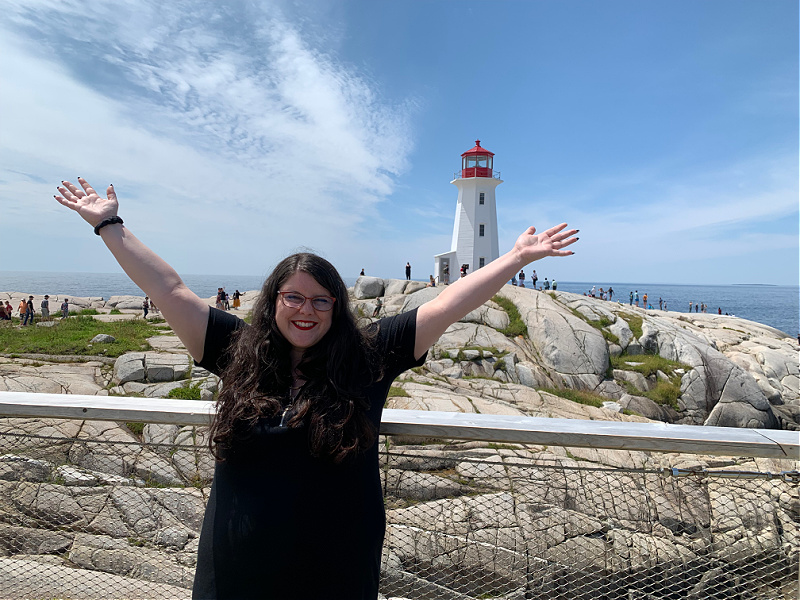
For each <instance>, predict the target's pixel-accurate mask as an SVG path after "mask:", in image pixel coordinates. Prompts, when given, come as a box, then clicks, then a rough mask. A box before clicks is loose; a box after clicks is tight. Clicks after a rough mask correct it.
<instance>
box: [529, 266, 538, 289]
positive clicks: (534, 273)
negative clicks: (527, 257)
mask: <svg viewBox="0 0 800 600" xmlns="http://www.w3.org/2000/svg"><path fill="white" fill-rule="evenodd" d="M537 281H539V276H538V275H537V274H536V269H534V270H533V275H531V283H532V284H533V289H536V282H537Z"/></svg>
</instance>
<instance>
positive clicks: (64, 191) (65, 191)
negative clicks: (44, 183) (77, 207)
mask: <svg viewBox="0 0 800 600" xmlns="http://www.w3.org/2000/svg"><path fill="white" fill-rule="evenodd" d="M62 183H64V185H63V186H58V188H56V189H58V191H59V192H61V195H62V196H63V197H64V200H65V201H66V202H77V201H78V198H77V197H76V196H75V194H73V193H72V192H71V191H70V189H69V188H68V187H66V186H67V185H68V184H67V182H66V181H64V182H62ZM56 199H57V198H56Z"/></svg>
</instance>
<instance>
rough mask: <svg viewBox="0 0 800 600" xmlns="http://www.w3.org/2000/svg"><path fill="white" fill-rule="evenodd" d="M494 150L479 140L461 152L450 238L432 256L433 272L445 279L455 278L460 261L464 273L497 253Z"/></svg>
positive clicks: (496, 256)
mask: <svg viewBox="0 0 800 600" xmlns="http://www.w3.org/2000/svg"><path fill="white" fill-rule="evenodd" d="M493 162H494V154H493V153H492V152H489V151H488V150H487V149H486V148H481V141H480V140H476V141H475V147H474V148H472V149H471V150H467V151H466V152H464V153H463V154H462V155H461V171H460V172H456V173H455V175H454V177H453V181H451V182H450V183H452V184H453V185H455V186H456V187H457V188H458V202H457V204H456V219H455V223H454V224H453V241H452V243H451V244H450V251H449V252H442V253H441V254H437V255H436V256H435V257H434V266H433V269H434V276H435V277H436V279H437V281H438V282H445V281H446V280H447V279H448V277H447V276H446V275H445V266H447V268H448V270H449V280H450V281H455V280H456V279H457V278H458V277H459V272H460V270H461V267H462V266H463V265H468V267H467V268H468V273H472V272H473V271H474V270H475V269H480V268H481V267H483V266H484V265H487V264H489V263H490V262H491V261H493V260H494V259H496V258H498V257H499V256H500V249H499V244H498V239H497V205H496V204H495V198H494V190H495V188H496V187H497V186H498V185H500V184H501V183H503V181H502V180H501V179H500V172H499V171H494V170H493V166H494V165H493Z"/></svg>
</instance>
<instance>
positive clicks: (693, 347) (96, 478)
mask: <svg viewBox="0 0 800 600" xmlns="http://www.w3.org/2000/svg"><path fill="white" fill-rule="evenodd" d="M442 289H443V288H427V287H423V284H419V283H418V282H406V281H402V280H382V279H377V278H371V277H362V278H360V279H359V280H358V282H357V283H356V285H355V287H354V288H353V289H352V290H351V301H352V307H353V310H354V311H355V313H356V314H357V315H358V316H359V318H360V319H363V320H364V321H369V320H371V315H372V314H373V311H374V310H375V308H376V299H377V298H378V297H380V298H381V300H382V308H381V313H380V316H385V315H392V314H397V313H399V312H403V311H408V310H411V309H413V308H415V307H417V306H419V305H421V304H422V303H424V302H426V301H428V300H430V299H431V298H433V297H434V296H435V295H436V294H438V293H441V291H442ZM22 295H23V294H21V293H14V296H15V297H21V296H22ZM256 295H257V292H248V293H247V294H246V295H245V298H247V301H246V302H245V303H243V304H244V305H243V306H242V309H241V314H242V315H244V314H245V313H246V311H247V310H248V309H249V308H250V307H251V306H252V303H253V302H254V301H255V299H256ZM54 298H56V299H58V298H59V297H58V296H57V295H51V306H52V305H53V304H54ZM0 299H2V300H4V296H3V294H0ZM73 300H75V302H74V305H75V306H76V307H86V308H96V309H97V310H98V311H100V312H102V313H104V314H101V315H97V316H96V317H95V318H100V319H104V318H111V317H114V318H139V317H138V315H139V314H140V313H141V310H140V304H141V297H139V298H137V297H114V298H113V299H109V300H108V301H102V303H101V301H100V300H99V299H76V298H73V297H70V301H71V302H72V301H73ZM496 300H497V301H491V302H488V303H486V304H485V305H484V306H482V307H481V308H479V309H478V310H475V311H473V312H472V313H470V314H469V315H467V317H465V318H464V319H463V320H462V321H461V322H459V323H456V324H454V325H453V326H451V327H450V328H449V329H448V330H447V332H446V333H445V334H444V335H443V336H442V338H440V339H439V340H438V341H437V343H436V344H435V345H434V347H433V348H432V349H431V351H430V352H429V355H428V359H427V361H426V363H425V364H424V366H423V367H421V368H418V369H414V370H413V371H409V372H407V373H405V374H404V375H403V376H402V377H401V378H400V379H399V380H398V381H397V382H396V383H395V385H394V388H395V390H394V391H395V393H393V394H392V395H391V396H390V398H389V399H388V401H387V404H386V406H387V407H388V408H400V409H402V408H407V409H418V410H441V411H457V412H477V413H484V414H509V415H527V416H537V417H565V418H575V419H593V420H614V421H621V422H625V421H636V422H647V421H662V422H672V423H684V424H695V425H703V424H707V425H710V424H713V425H724V426H734V427H759V428H765V427H766V428H784V429H793V430H797V429H800V389H799V388H800V367H799V366H798V357H797V342H796V340H794V339H793V338H790V337H788V336H786V335H785V334H783V333H782V332H779V331H777V330H775V329H773V328H771V327H767V326H765V325H761V324H759V323H753V322H750V321H745V320H742V319H738V318H735V317H725V316H719V315H708V314H695V315H688V314H683V313H671V312H661V311H650V310H648V311H645V310H643V309H637V308H634V307H630V306H626V305H621V304H618V303H616V302H606V301H602V300H599V299H593V298H588V297H585V296H580V295H576V294H570V293H566V292H536V291H533V290H530V289H520V288H515V287H512V286H505V287H504V288H503V289H502V290H501V292H500V294H499V298H497V299H496ZM57 301H59V302H60V300H57ZM137 302H138V304H137ZM208 302H209V304H210V305H213V303H214V299H213V298H210V299H209V300H208ZM509 302H510V304H511V305H513V307H514V308H515V309H516V313H518V315H517V314H515V313H514V312H513V311H512V310H510V309H509V304H508V303H509ZM112 303H113V304H112ZM37 306H38V304H37ZM111 308H118V309H119V310H121V311H122V312H123V315H109V314H107V313H108V312H110V310H111ZM53 312H55V311H53ZM514 327H516V328H517V329H514ZM520 327H522V329H519V328H520ZM510 331H515V332H521V333H518V334H514V333H511V334H509V332H510ZM148 341H149V342H150V344H151V346H152V347H153V349H152V350H148V351H146V352H132V353H128V354H125V355H123V356H121V357H119V358H117V359H115V360H113V364H110V363H111V361H110V360H109V359H107V360H105V361H99V360H95V359H94V358H92V357H87V358H86V359H85V361H84V362H75V363H65V362H61V361H60V360H49V359H47V358H46V357H43V356H37V357H22V356H20V357H0V391H25V392H53V393H73V394H74V393H80V394H97V395H108V394H116V395H125V396H147V397H164V396H166V395H167V394H169V392H170V390H172V389H175V388H177V387H187V386H190V387H193V388H195V389H197V390H199V393H200V395H201V397H202V398H204V399H212V398H213V397H214V395H215V393H216V391H217V387H218V384H219V382H218V380H217V378H216V377H214V376H213V375H210V374H209V373H208V372H206V371H204V370H202V369H199V368H197V367H194V366H193V364H192V362H191V360H190V358H189V356H188V354H187V353H186V350H185V349H184V348H183V346H182V345H181V344H180V341H179V340H178V339H177V337H175V336H174V335H171V334H170V332H168V331H167V332H166V335H161V336H156V337H153V338H150V339H149V340H148ZM58 358H61V357H58ZM654 360H657V361H659V362H657V363H653V362H652V361H654ZM648 369H649V371H650V372H648ZM664 390H666V391H667V392H671V393H673V394H674V398H673V397H672V396H669V394H666V395H663V397H662V396H659V393H662V392H664ZM573 393H575V394H577V393H581V394H584V396H578V397H577V398H578V399H579V401H575V400H573V399H571V398H575V396H570V394H573ZM130 426H131V424H127V425H126V424H123V423H112V422H97V421H94V422H92V421H67V420H55V419H0V444H1V446H0V454H1V455H2V456H0V540H3V541H2V542H0V557H1V558H0V580H1V581H0V588H2V589H5V590H19V591H18V592H17V591H15V592H13V593H12V592H11V591H9V593H12V595H13V594H16V595H17V596H24V595H25V594H28V595H30V594H33V595H35V596H36V594H38V596H36V597H39V596H42V597H44V596H46V595H48V594H50V595H52V593H53V592H52V590H60V591H59V594H61V595H66V596H68V597H75V598H77V597H92V596H91V595H86V592H85V590H87V589H95V590H102V589H104V588H103V586H108V588H105V589H109V590H116V589H119V590H125V591H124V592H122V591H120V593H123V594H130V597H141V596H137V594H139V593H141V594H145V595H148V594H149V595H150V596H151V597H182V596H187V595H188V594H187V592H186V590H187V588H188V587H189V586H190V584H191V577H192V572H193V568H194V564H195V563H194V561H195V552H196V548H197V540H198V537H199V530H200V522H201V517H202V512H203V509H204V504H205V500H206V498H207V497H208V493H209V490H210V488H209V486H210V482H211V478H212V476H213V467H214V465H213V461H212V460H211V458H210V455H209V454H208V452H207V450H206V449H205V447H204V443H205V442H204V440H205V429H204V428H195V427H178V426H171V425H158V424H147V425H143V426H142V427H141V429H140V430H132V429H131V428H130ZM420 442H421V440H420V439H418V438H408V439H401V438H399V437H393V438H390V439H386V440H382V447H383V446H385V447H386V448H387V449H390V452H389V453H387V454H385V455H384V456H383V457H382V471H381V473H382V474H381V477H382V479H383V485H384V489H385V497H386V505H387V518H388V523H389V524H388V529H387V538H386V544H385V547H384V557H383V567H382V571H383V577H384V587H383V590H384V593H386V594H387V595H391V596H394V597H402V596H403V595H404V591H403V590H407V589H415V590H423V589H424V590H428V591H427V592H426V593H427V594H428V595H427V596H425V597H437V598H472V597H476V596H480V597H488V596H486V594H487V593H488V591H487V590H490V589H491V590H497V589H501V590H505V591H504V592H503V595H502V597H503V598H507V599H511V598H514V599H516V598H523V597H527V596H526V595H525V594H526V593H530V590H534V593H536V594H539V595H538V596H536V597H550V596H547V595H546V593H547V591H546V589H545V588H546V587H547V586H548V585H549V586H553V585H556V584H555V583H553V581H561V582H562V583H563V585H564V586H565V587H564V590H563V593H564V594H567V595H566V596H564V597H568V596H569V594H570V592H569V590H570V589H574V582H575V581H578V579H576V578H577V577H583V578H588V580H587V582H594V584H595V587H596V589H597V590H600V589H602V590H606V589H607V590H608V592H607V594H608V596H606V595H603V594H606V592H603V594H600V595H599V596H597V597H598V598H600V597H602V598H606V597H609V598H611V597H617V596H614V595H613V594H612V591H613V593H614V594H616V593H617V592H619V589H618V588H620V586H622V585H628V583H627V582H628V581H639V582H641V581H655V580H656V579H659V578H666V579H669V580H670V582H669V585H670V586H683V587H680V589H681V590H684V592H685V594H684V592H681V593H682V594H684V595H681V596H680V597H697V598H699V597H714V598H716V597H738V596H734V595H727V596H726V595H725V594H726V593H727V592H719V594H722V595H719V596H718V595H714V594H717V592H715V591H714V590H712V589H710V587H709V586H713V585H717V582H719V581H725V582H728V581H730V582H735V581H738V580H739V579H737V578H741V577H742V575H741V572H743V571H742V569H745V570H746V569H747V568H750V566H752V565H753V564H759V565H760V564H762V563H764V564H769V565H777V566H775V568H776V569H778V568H779V569H781V571H780V573H783V572H784V571H786V570H787V569H788V571H787V572H788V573H789V579H788V580H786V581H789V583H788V584H785V583H780V585H781V586H783V585H789V586H791V585H792V584H791V581H792V578H791V573H792V569H794V572H795V573H796V568H797V558H798V547H799V546H800V498H799V497H798V493H797V486H796V485H795V486H793V487H792V486H785V485H784V486H783V487H781V482H780V481H776V482H774V483H773V482H766V483H764V484H763V485H762V487H760V488H745V487H741V486H740V484H739V483H738V482H735V485H734V484H731V483H727V482H726V481H722V480H720V481H708V480H706V481H702V480H699V479H698V480H694V479H691V480H690V479H687V480H685V481H684V482H683V483H681V484H680V486H679V485H678V482H677V481H675V482H672V481H669V480H663V478H662V477H660V476H658V475H647V476H645V475H641V476H639V475H634V474H632V473H630V472H629V471H631V470H636V469H639V470H645V471H647V470H649V472H652V473H655V472H657V471H658V470H660V469H663V468H680V469H688V470H691V471H698V470H699V471H702V470H704V469H715V470H722V471H725V470H731V471H736V472H739V471H760V472H770V473H780V472H781V471H796V470H798V461H797V460H788V459H787V460H768V459H753V458H750V459H747V458H736V457H731V458H720V457H711V456H698V455H680V454H675V455H666V454H656V453H646V452H629V451H612V450H603V449H593V448H561V447H550V448H547V447H537V446H519V445H497V444H494V445H493V444H487V443H479V442H470V443H463V442H462V443H446V442H443V441H442V440H427V441H425V443H423V444H421V443H420ZM610 468H614V469H622V472H621V474H617V473H610V472H607V470H608V469H610ZM578 469H584V470H583V471H580V470H578ZM586 469H588V471H586ZM592 469H600V470H599V471H596V472H595V471H592ZM570 473H574V475H570ZM767 484H768V485H767ZM731 485H733V486H734V487H730V486H731ZM708 557H712V560H711V566H708V567H707V568H706V567H702V568H701V566H702V565H705V564H706V563H705V562H704V561H707V560H709V559H708ZM698 565H701V566H698ZM770 568H772V567H770ZM693 570H697V575H696V576H695V575H693V574H692V573H694V571H693ZM707 572H713V573H714V578H710V577H708V576H705V575H704V574H705V573H707ZM442 573H450V574H451V575H448V577H451V579H448V577H443V576H442ZM780 573H778V574H776V575H774V577H775V578H776V580H778V581H780V582H784V579H782V577H784V576H783V575H780ZM457 574H458V577H463V578H466V579H465V580H469V581H473V582H474V583H472V584H469V585H467V584H463V585H462V584H460V583H459V584H456V583H454V582H455V581H456V575H457ZM779 575H780V577H779ZM458 581H460V580H458ZM581 581H583V580H581ZM481 582H483V583H481ZM490 583H491V585H490V586H489V584H490ZM35 585H38V586H39V587H35ZM726 585H727V584H726ZM730 585H731V586H733V585H734V583H731V584H730ZM736 585H738V584H736ZM26 586H28V587H26ZM31 586H34V587H31ZM48 586H49V587H48ZM482 586H484V587H482ZM485 586H489V587H485ZM537 586H538V587H537ZM542 586H545V587H542ZM571 586H573V587H571ZM548 589H551V588H548ZM655 589H658V588H655ZM675 589H678V588H675ZM731 589H733V588H731ZM786 589H789V590H790V591H791V590H792V589H795V590H796V588H791V587H789V588H786ZM24 590H33V591H24ZM70 590H72V592H70ZM77 590H84V592H77ZM128 590H130V591H128ZM520 590H522V591H520ZM536 590H538V591H536ZM98 593H99V592H98ZM551 593H553V594H555V593H556V592H552V590H551ZM598 593H599V592H598ZM620 593H622V592H620ZM81 594H84V595H81ZM691 594H694V595H691ZM112 595H113V594H112ZM95 597H102V594H100V595H98V596H95ZM492 597H494V596H492ZM497 597H501V596H497ZM553 597H555V596H553ZM636 597H637V598H638V597H640V596H636ZM647 597H649V596H641V598H647ZM652 597H653V598H655V597H659V598H660V597H662V596H656V595H653V596H652ZM670 597H671V596H670ZM676 597H678V596H676ZM743 597H744V596H743ZM748 597H749V596H748ZM752 597H764V598H766V597H773V596H767V595H765V596H757V595H753V596H752ZM775 597H778V596H775ZM785 597H789V596H788V595H787V596H785Z"/></svg>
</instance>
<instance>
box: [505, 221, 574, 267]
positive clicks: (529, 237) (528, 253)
mask: <svg viewBox="0 0 800 600" xmlns="http://www.w3.org/2000/svg"><path fill="white" fill-rule="evenodd" d="M566 227H567V224H566V223H561V225H556V226H555V227H551V228H550V229H548V230H547V231H544V232H543V233H540V234H536V227H533V226H530V227H528V229H526V230H525V231H524V232H523V234H522V235H521V236H519V238H517V243H516V244H514V248H515V250H516V251H517V252H519V254H520V256H521V257H522V259H523V260H524V262H525V264H528V263H529V262H532V261H534V260H539V259H540V258H544V257H545V256H570V255H572V254H574V252H572V250H565V248H566V247H567V246H570V245H572V244H574V243H575V242H577V241H578V238H576V237H573V236H574V235H575V234H576V233H578V230H577V229H569V230H567V231H564V229H565V228H566Z"/></svg>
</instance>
